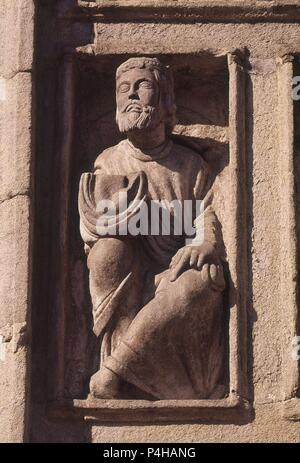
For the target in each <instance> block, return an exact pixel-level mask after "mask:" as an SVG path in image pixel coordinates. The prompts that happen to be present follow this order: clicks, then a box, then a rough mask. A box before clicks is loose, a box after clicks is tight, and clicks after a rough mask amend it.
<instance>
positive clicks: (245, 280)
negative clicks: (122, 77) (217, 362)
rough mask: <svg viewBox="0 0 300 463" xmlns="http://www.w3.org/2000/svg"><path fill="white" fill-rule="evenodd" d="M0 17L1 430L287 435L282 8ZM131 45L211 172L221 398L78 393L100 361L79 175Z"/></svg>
mask: <svg viewBox="0 0 300 463" xmlns="http://www.w3.org/2000/svg"><path fill="white" fill-rule="evenodd" d="M0 19H1V21H0V34H1V44H3V46H2V48H3V51H4V53H2V54H1V57H0V124H1V125H0V129H1V130H0V149H1V157H0V159H1V170H0V177H1V184H0V216H1V224H2V226H1V227H0V234H1V240H0V255H1V260H0V275H1V284H0V301H1V306H0V336H2V338H0V342H1V344H0V349H1V351H0V352H1V358H0V421H1V426H0V440H1V441H24V440H27V441H31V442H137V441H139V442H280V441H283V442H297V441H299V437H300V425H299V417H300V412H299V365H298V363H299V362H297V361H296V360H293V358H292V350H293V345H292V340H293V338H294V336H295V335H296V334H297V335H298V336H299V335H300V332H299V306H298V286H299V284H298V283H299V274H298V266H299V262H298V260H299V245H298V242H299V224H298V223H297V220H296V217H297V212H298V209H297V207H298V203H299V201H298V197H299V191H298V189H299V188H298V186H299V185H298V184H299V178H298V177H299V166H298V163H297V159H298V157H299V156H298V144H299V143H298V142H299V140H298V132H299V130H298V128H297V123H298V112H299V108H298V105H300V103H297V102H293V101H292V99H291V98H290V91H291V78H292V76H293V75H299V57H300V35H299V27H300V26H299V22H300V6H299V4H298V2H295V1H288V2H287V1H275V2H260V1H258V2H254V1H247V2H244V1H243V2H242V1H235V2H226V5H225V4H224V3H222V2H219V1H218V0H215V1H213V0H211V1H200V0H193V1H187V0H186V1H184V0H180V1H178V2H176V5H174V2H173V1H161V2H152V1H151V0H148V1H146V0H145V1H134V0H130V1H102V0H98V1H97V2H86V1H76V0H60V1H51V0H49V1H48V0H43V1H40V2H33V1H30V0H16V1H15V2H13V5H12V2H8V0H7V1H6V0H3V1H2V3H1V6H0ZM136 55H140V56H143V55H150V56H158V57H160V58H161V59H162V60H163V61H164V62H165V63H170V64H171V65H172V66H173V67H174V69H175V90H176V96H177V99H178V108H179V114H178V115H179V124H178V125H177V126H176V129H175V132H176V133H177V135H178V134H180V135H182V136H185V137H187V138H189V139H190V140H191V141H193V143H195V144H196V145H197V146H198V148H199V149H204V151H205V152H206V157H207V159H206V160H207V162H208V163H210V164H211V166H212V167H213V169H215V171H216V172H217V173H218V182H217V189H216V208H217V210H218V213H219V215H220V217H221V219H222V220H221V222H222V225H223V229H224V236H225V244H226V247H227V250H228V256H229V257H228V262H229V271H230V274H231V277H232V285H233V286H232V288H233V289H234V290H235V296H234V297H233V296H232V294H233V293H231V296H230V297H229V299H230V298H231V299H230V307H231V309H232V310H231V312H230V314H231V315H230V320H229V354H228V355H229V359H228V362H229V376H230V394H229V401H227V402H226V403H221V404H215V403H214V404H207V403H206V404H205V405H203V407H202V406H199V404H196V405H195V408H194V409H192V410H191V407H187V406H186V404H185V405H183V404H179V403H178V404H175V403H168V404H165V405H162V408H161V409H159V411H158V412H157V410H154V409H153V408H155V406H154V407H152V408H151V410H150V412H149V408H147V407H149V406H148V405H147V404H140V405H139V404H137V403H136V401H132V402H130V403H127V401H125V402H123V404H121V405H120V404H119V405H118V404H115V403H111V402H106V403H101V404H100V405H99V403H98V404H96V405H95V404H94V405H93V406H92V407H91V406H90V405H89V404H87V403H86V401H85V399H86V395H87V393H88V380H89V377H90V375H91V374H92V373H93V372H94V371H95V368H96V364H97V362H98V359H97V340H96V339H95V337H94V336H93V335H92V326H91V302H90V298H89V292H88V282H87V269H86V258H85V255H84V252H83V245H82V241H81V238H80V235H79V228H78V225H79V217H78V212H77V195H78V182H79V178H80V175H81V173H82V172H85V171H87V170H89V169H90V167H91V165H92V163H93V161H94V160H95V157H96V156H97V155H98V154H99V153H100V152H101V151H102V150H103V149H105V148H107V147H108V146H111V145H112V144H114V143H116V142H117V141H119V135H118V133H117V130H116V128H115V126H114V125H113V120H114V110H115V107H114V103H113V101H114V83H113V76H114V73H115V70H116V67H117V66H118V64H119V63H120V62H122V61H124V60H125V59H126V58H128V57H130V56H136ZM189 92H190V93H189ZM186 95H188V96H187V97H186ZM185 98H187V101H188V104H187V105H186V104H185V103H186V101H185ZM294 158H295V159H296V162H294ZM33 193H34V194H33ZM295 199H296V201H295ZM33 200H34V202H33ZM297 227H298V228H297ZM297 330H298V331H297ZM1 339H2V341H1ZM30 351H31V354H30ZM143 407H144V411H143ZM157 407H158V408H159V407H160V405H159V404H158V406H157ZM145 410H146V411H145ZM149 413H151V414H152V415H149ZM147 416H148V418H147ZM149 416H153V419H150V420H149ZM84 418H85V420H84Z"/></svg>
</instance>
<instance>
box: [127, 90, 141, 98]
mask: <svg viewBox="0 0 300 463" xmlns="http://www.w3.org/2000/svg"><path fill="white" fill-rule="evenodd" d="M128 98H130V99H131V100H139V96H138V94H137V91H136V90H134V89H132V90H131V92H130V94H129V97H128Z"/></svg>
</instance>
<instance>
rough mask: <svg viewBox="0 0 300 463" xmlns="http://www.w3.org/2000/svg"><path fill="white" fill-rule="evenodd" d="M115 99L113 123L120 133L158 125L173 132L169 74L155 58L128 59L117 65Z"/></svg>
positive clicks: (172, 108)
mask: <svg viewBox="0 0 300 463" xmlns="http://www.w3.org/2000/svg"><path fill="white" fill-rule="evenodd" d="M116 100H117V113H116V121H117V124H118V126H119V130H120V131H121V132H122V133H127V132H130V131H133V130H140V129H147V128H155V127H156V126H158V125H159V124H161V123H164V124H165V127H166V133H171V132H172V129H173V127H174V125H175V112H176V106H175V103H174V88H173V78H172V73H171V71H170V68H169V67H168V66H164V65H163V64H162V63H161V62H160V61H159V60H158V59H157V58H148V57H143V58H130V59H129V60H127V61H125V62H124V63H123V64H121V66H119V68H118V69H117V73H116Z"/></svg>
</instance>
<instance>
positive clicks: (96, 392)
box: [90, 367, 119, 399]
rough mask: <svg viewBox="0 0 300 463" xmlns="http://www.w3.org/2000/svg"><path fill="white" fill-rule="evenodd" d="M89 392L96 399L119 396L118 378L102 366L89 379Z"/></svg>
mask: <svg viewBox="0 0 300 463" xmlns="http://www.w3.org/2000/svg"><path fill="white" fill-rule="evenodd" d="M90 393H91V395H92V396H93V397H97V398H98V399H116V398H118V397H119V378H118V376H117V375H116V374H115V373H113V372H112V371H111V370H108V369H107V368H105V367H103V368H101V369H100V370H99V371H97V373H95V374H94V375H93V376H92V377H91V380H90Z"/></svg>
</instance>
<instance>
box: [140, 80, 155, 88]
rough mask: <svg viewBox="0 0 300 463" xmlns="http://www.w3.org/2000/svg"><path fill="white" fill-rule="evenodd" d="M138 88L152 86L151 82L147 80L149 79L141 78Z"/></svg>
mask: <svg viewBox="0 0 300 463" xmlns="http://www.w3.org/2000/svg"><path fill="white" fill-rule="evenodd" d="M139 87H140V88H153V84H152V82H149V80H143V82H141V83H140V85H139Z"/></svg>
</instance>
